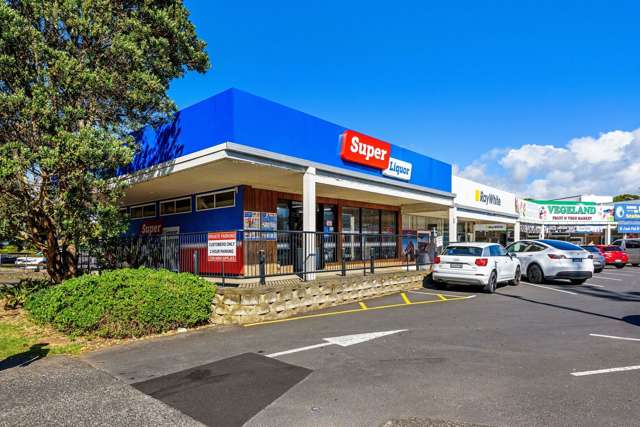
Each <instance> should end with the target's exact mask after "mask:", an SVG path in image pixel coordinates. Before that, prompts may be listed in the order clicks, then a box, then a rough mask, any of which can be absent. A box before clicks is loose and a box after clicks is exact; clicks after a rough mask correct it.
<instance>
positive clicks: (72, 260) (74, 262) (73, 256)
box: [63, 245, 78, 279]
mask: <svg viewBox="0 0 640 427" xmlns="http://www.w3.org/2000/svg"><path fill="white" fill-rule="evenodd" d="M63 255H64V269H65V272H64V278H65V279H70V278H72V277H76V275H77V274H78V250H77V249H76V245H69V246H67V247H65V248H64V253H63Z"/></svg>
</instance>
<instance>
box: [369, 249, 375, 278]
mask: <svg viewBox="0 0 640 427" xmlns="http://www.w3.org/2000/svg"><path fill="white" fill-rule="evenodd" d="M370 252H371V253H370V254H369V264H370V270H371V274H374V273H375V272H376V267H375V264H376V257H375V256H374V255H373V248H371V251H370Z"/></svg>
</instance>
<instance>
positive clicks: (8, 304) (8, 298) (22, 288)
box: [0, 279, 51, 310]
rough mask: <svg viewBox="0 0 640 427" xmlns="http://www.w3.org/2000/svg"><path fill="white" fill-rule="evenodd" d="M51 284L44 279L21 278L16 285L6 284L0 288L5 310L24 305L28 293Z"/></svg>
mask: <svg viewBox="0 0 640 427" xmlns="http://www.w3.org/2000/svg"><path fill="white" fill-rule="evenodd" d="M49 286H51V282H50V281H49V280H46V279H23V280H21V281H20V283H18V284H16V285H7V286H5V287H4V288H2V289H0V299H4V308H5V309H6V310H15V309H16V308H20V307H22V306H23V305H24V303H25V302H26V300H27V298H28V297H29V295H31V294H33V293H35V292H37V291H39V290H41V289H44V288H47V287H49Z"/></svg>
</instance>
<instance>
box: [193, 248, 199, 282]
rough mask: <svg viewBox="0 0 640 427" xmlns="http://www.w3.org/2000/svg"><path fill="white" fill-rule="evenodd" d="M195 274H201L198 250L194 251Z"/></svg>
mask: <svg viewBox="0 0 640 427" xmlns="http://www.w3.org/2000/svg"><path fill="white" fill-rule="evenodd" d="M193 274H195V275H196V276H197V275H199V274H200V253H199V251H198V250H195V251H193Z"/></svg>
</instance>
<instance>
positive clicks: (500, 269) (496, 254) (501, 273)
mask: <svg viewBox="0 0 640 427" xmlns="http://www.w3.org/2000/svg"><path fill="white" fill-rule="evenodd" d="M500 249H501V248H500V246H498V245H491V246H489V254H490V255H491V260H490V262H494V263H495V266H496V274H497V276H498V281H499V282H501V281H504V280H505V278H506V277H507V273H506V270H507V269H508V267H507V265H506V262H505V259H506V257H504V256H502V254H501V251H500Z"/></svg>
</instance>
